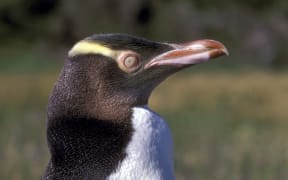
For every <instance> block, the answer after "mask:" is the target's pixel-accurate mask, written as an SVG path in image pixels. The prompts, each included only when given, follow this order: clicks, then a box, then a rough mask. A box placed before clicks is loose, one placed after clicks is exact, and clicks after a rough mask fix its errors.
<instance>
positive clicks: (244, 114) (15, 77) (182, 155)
mask: <svg viewBox="0 0 288 180" xmlns="http://www.w3.org/2000/svg"><path fill="white" fill-rule="evenodd" d="M208 64H209V63H208ZM208 64H203V65H201V66H202V67H201V69H200V68H197V67H194V68H192V69H190V70H186V71H184V72H180V73H178V74H176V75H174V76H172V77H171V78H170V79H168V80H166V81H165V82H164V83H163V84H162V85H161V86H160V87H158V88H157V89H156V91H155V92H154V93H153V95H152V97H151V100H150V107H151V108H152V109H153V110H155V111H156V112H158V113H159V114H161V115H162V116H163V117H164V118H165V119H166V120H167V121H168V123H169V125H170V127H171V129H172V132H173V136H174V141H175V169H176V175H177V179H180V180H181V179H201V180H202V179H203V180H205V179H207V180H209V179H213V180H218V179H219V180H225V179H227V180H231V179H233V180H234V179H235V180H238V179H239V180H241V179H243V180H244V179H245V180H249V179H253V180H254V179H255V180H258V179H259V180H276V179H287V177H288V171H287V169H288V143H287V138H288V131H287V129H288V123H287V120H288V111H287V107H288V83H287V82H288V73H286V72H273V71H261V70H241V71H227V70H217V71H214V70H209V71H203V68H204V69H205V66H206V67H208V66H209V65H208ZM48 69H49V68H48ZM55 69H56V70H55ZM208 69H209V68H208ZM58 71H60V65H59V66H57V68H54V70H53V71H52V70H45V71H43V72H39V71H35V72H31V71H30V72H28V73H27V72H26V73H8V72H2V73H1V74H0V84H1V88H0V99H1V101H0V145H1V149H0V154H1V156H0V161H1V168H0V179H5V180H6V179H11V180H12V179H13V180H22V179H27V180H28V179H29V180H33V179H40V177H41V176H42V174H43V172H44V170H45V167H46V164H47V161H48V159H49V154H48V150H47V146H46V140H45V121H46V120H45V119H46V104H47V99H48V96H49V92H50V90H51V88H52V87H53V84H54V82H55V81H56V79H57V76H58Z"/></svg>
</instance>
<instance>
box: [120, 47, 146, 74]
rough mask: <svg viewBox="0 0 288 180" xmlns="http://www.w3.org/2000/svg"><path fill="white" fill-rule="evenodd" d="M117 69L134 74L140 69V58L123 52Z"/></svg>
mask: <svg viewBox="0 0 288 180" xmlns="http://www.w3.org/2000/svg"><path fill="white" fill-rule="evenodd" d="M118 64H119V67H120V68H121V69H122V70H123V71H125V72H128V73H131V72H135V71H136V70H138V69H139V68H140V67H141V59H140V56H139V55H138V54H136V53H134V52H124V53H123V54H121V55H120V57H119V61H118Z"/></svg>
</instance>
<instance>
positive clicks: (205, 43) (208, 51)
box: [144, 39, 229, 69]
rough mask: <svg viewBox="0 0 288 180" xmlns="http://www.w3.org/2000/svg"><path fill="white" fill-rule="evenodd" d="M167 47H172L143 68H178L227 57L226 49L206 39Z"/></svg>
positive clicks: (216, 42)
mask: <svg viewBox="0 0 288 180" xmlns="http://www.w3.org/2000/svg"><path fill="white" fill-rule="evenodd" d="M169 45H170V46H172V47H173V49H172V50H170V51H167V52H165V53H163V54H160V55H159V56H156V57H155V58H153V59H152V60H151V61H150V62H148V63H147V64H146V65H145V67H144V68H145V69H149V68H150V67H152V66H175V67H179V68H180V67H186V66H190V65H194V64H198V63H201V62H206V61H208V60H210V59H213V58H216V57H219V56H223V55H229V53H228V51H227V49H226V47H225V46H224V45H223V44H222V43H220V42H218V41H214V40H207V39H206V40H198V41H193V42H188V43H182V44H169Z"/></svg>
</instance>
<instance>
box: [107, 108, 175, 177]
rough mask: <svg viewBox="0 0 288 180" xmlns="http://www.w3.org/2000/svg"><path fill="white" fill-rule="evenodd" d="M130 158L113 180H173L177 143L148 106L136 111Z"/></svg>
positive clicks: (133, 119) (130, 144) (163, 122)
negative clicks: (174, 152) (175, 143)
mask: <svg viewBox="0 0 288 180" xmlns="http://www.w3.org/2000/svg"><path fill="white" fill-rule="evenodd" d="M132 124H133V128H134V132H133V136H132V138H131V140H130V142H129V144H128V146H127V148H126V154H127V156H126V158H125V159H124V160H123V161H122V163H121V164H120V165H119V167H118V168H117V169H116V171H115V172H114V173H113V174H112V175H110V176H109V178H108V179H109V180H129V179H131V180H132V179H133V180H135V179H137V180H162V179H163V180H173V179H174V167H173V143H172V137H171V133H170V130H169V128H168V126H167V124H166V123H165V121H164V120H163V119H162V118H161V117H160V116H159V115H157V114H156V113H154V112H153V111H151V110H150V109H148V107H146V106H145V107H135V108H133V118H132Z"/></svg>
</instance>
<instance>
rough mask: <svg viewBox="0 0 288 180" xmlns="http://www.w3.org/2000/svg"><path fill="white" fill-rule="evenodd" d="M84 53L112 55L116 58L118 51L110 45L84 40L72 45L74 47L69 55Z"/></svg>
mask: <svg viewBox="0 0 288 180" xmlns="http://www.w3.org/2000/svg"><path fill="white" fill-rule="evenodd" d="M83 54H101V55H103V56H107V57H111V58H113V59H115V58H116V56H117V54H118V52H117V51H115V50H112V49H110V48H108V47H105V46H103V45H101V44H97V43H95V42H92V41H87V40H86V41H85V40H83V41H80V42H78V43H77V44H75V45H74V46H73V47H72V49H71V50H70V51H69V53H68V56H69V57H74V56H77V55H83Z"/></svg>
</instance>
